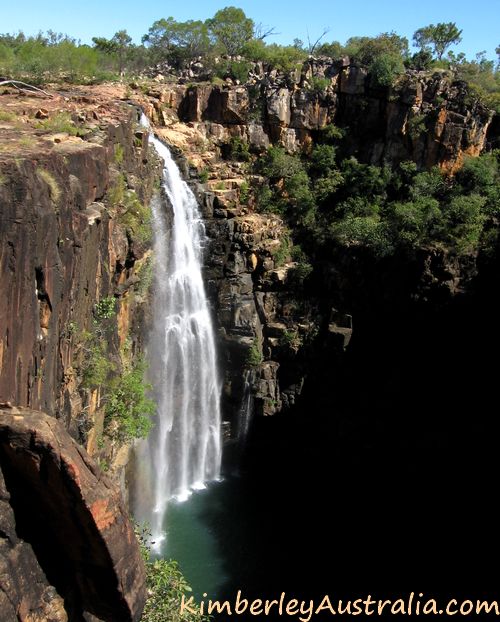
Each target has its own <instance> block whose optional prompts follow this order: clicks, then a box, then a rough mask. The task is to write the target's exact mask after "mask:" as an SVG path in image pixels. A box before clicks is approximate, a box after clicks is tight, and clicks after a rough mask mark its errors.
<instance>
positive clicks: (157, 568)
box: [136, 527, 210, 622]
mask: <svg viewBox="0 0 500 622" xmlns="http://www.w3.org/2000/svg"><path fill="white" fill-rule="evenodd" d="M136 535H137V538H138V540H139V545H140V548H141V553H142V557H143V559H144V563H145V565H146V588H147V594H148V598H147V601H146V606H145V607H144V612H143V614H142V617H141V620H142V622H166V621H167V620H168V621H169V622H208V621H209V619H210V618H209V617H208V616H203V615H201V614H200V613H198V612H197V613H192V612H191V611H190V609H193V610H194V609H195V607H190V608H186V610H185V611H184V612H183V614H182V616H181V613H180V603H181V602H182V597H183V596H184V597H185V598H186V599H188V598H190V596H191V592H192V589H191V587H190V586H189V584H188V583H187V581H186V579H185V577H184V575H183V574H182V572H181V571H180V569H179V566H178V564H177V562H176V561H173V560H167V559H161V558H160V559H153V558H152V557H151V551H150V548H149V545H148V542H149V540H150V537H151V534H150V533H149V531H148V529H147V527H143V528H139V527H136ZM196 608H197V607H196ZM197 609H198V608H197Z"/></svg>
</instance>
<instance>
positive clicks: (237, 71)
mask: <svg viewBox="0 0 500 622" xmlns="http://www.w3.org/2000/svg"><path fill="white" fill-rule="evenodd" d="M251 68H252V66H251V64H250V63H249V62H248V61H243V60H242V61H231V60H229V61H227V62H219V64H218V65H217V66H216V70H215V75H216V77H218V78H221V79H225V78H232V79H233V80H238V82H240V83H241V84H244V83H245V82H247V80H248V74H249V72H250V70H251Z"/></svg>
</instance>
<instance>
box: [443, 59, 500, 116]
mask: <svg viewBox="0 0 500 622" xmlns="http://www.w3.org/2000/svg"><path fill="white" fill-rule="evenodd" d="M448 59H449V62H450V64H451V67H452V68H453V69H454V71H455V72H456V74H457V77H458V78H459V79H460V80H464V81H465V82H467V84H468V91H469V98H468V99H469V102H468V103H469V104H470V105H472V104H474V103H475V101H477V100H479V101H481V102H482V103H483V104H484V105H485V106H487V107H488V108H491V109H493V110H495V111H496V112H497V114H500V71H499V66H498V65H497V66H496V67H495V63H494V62H493V61H492V60H488V59H487V58H485V55H484V52H482V53H480V54H476V59H475V60H473V61H469V60H467V59H466V58H465V55H463V54H458V55H457V56H455V55H454V54H453V53H452V52H449V53H448Z"/></svg>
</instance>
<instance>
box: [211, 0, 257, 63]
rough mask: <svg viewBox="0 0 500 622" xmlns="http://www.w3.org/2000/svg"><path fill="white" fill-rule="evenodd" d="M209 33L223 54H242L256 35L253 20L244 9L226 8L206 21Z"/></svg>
mask: <svg viewBox="0 0 500 622" xmlns="http://www.w3.org/2000/svg"><path fill="white" fill-rule="evenodd" d="M206 26H207V28H208V32H209V34H210V36H211V37H212V39H213V41H214V42H215V44H216V45H218V46H219V47H220V49H221V51H222V52H223V53H226V54H229V56H236V55H237V54H241V53H242V52H243V51H244V49H245V45H246V44H247V43H248V42H249V41H250V40H251V39H252V37H253V33H254V23H253V20H252V19H250V18H249V17H247V16H246V15H245V12H244V11H243V10H242V9H239V8H236V7H234V6H229V7H226V8H225V9H221V10H220V11H217V13H216V14H215V15H214V16H213V17H212V18H211V19H208V20H207V21H206Z"/></svg>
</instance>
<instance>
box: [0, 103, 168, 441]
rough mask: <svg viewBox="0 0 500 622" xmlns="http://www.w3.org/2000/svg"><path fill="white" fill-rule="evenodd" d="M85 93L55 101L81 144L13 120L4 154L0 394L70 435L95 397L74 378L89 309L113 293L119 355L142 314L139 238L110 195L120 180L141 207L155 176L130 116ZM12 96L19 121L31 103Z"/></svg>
mask: <svg viewBox="0 0 500 622" xmlns="http://www.w3.org/2000/svg"><path fill="white" fill-rule="evenodd" d="M84 99H85V98H84ZM86 99H87V103H85V102H82V101H80V100H81V98H78V96H74V97H73V98H72V101H71V102H61V101H59V102H57V104H58V107H59V109H60V110H63V111H64V113H65V114H67V113H68V112H69V111H73V114H74V115H75V116H78V115H79V118H80V119H81V121H80V123H81V125H82V126H83V128H84V129H83V131H85V132H86V134H87V135H86V136H85V140H83V139H82V138H80V137H73V136H68V135H67V134H65V133H64V132H57V133H54V132H49V133H47V132H42V131H40V130H39V131H38V133H37V132H36V130H35V131H33V127H31V126H30V125H28V123H26V124H24V125H20V124H21V121H18V122H17V123H18V125H17V127H10V128H9V127H7V132H6V136H5V137H4V139H3V141H2V150H1V151H0V170H1V179H2V183H1V184H0V200H1V205H2V209H1V212H0V239H1V251H0V253H1V255H0V274H1V279H2V290H3V291H4V292H5V295H3V296H2V299H1V302H0V323H1V326H2V329H1V333H0V401H4V402H12V403H13V404H15V405H17V406H26V407H31V408H35V409H40V410H43V411H45V412H47V413H48V414H50V415H53V416H56V417H57V418H62V419H63V420H64V422H65V424H66V426H67V427H68V428H69V429H70V430H71V432H72V434H73V435H74V436H75V437H77V438H78V435H79V434H80V430H79V427H78V426H79V425H80V426H82V425H84V424H85V425H87V427H92V425H93V421H92V416H93V413H94V412H95V405H96V403H97V402H98V395H95V394H94V395H93V394H92V393H91V392H89V391H82V390H81V387H80V381H81V375H80V376H79V374H78V367H79V365H78V363H79V362H81V348H79V347H78V346H79V339H80V340H81V334H82V332H84V331H86V330H89V329H90V328H91V326H92V313H93V310H94V307H95V304H96V303H97V302H98V301H99V300H101V299H103V298H108V297H111V298H116V299H117V304H118V312H117V316H116V322H115V326H114V328H113V331H114V336H113V341H114V345H115V353H116V351H117V349H118V347H119V346H120V345H122V344H123V342H124V340H125V338H126V337H127V335H128V334H129V332H130V328H131V326H132V324H133V322H134V321H135V320H134V318H137V317H139V315H140V313H141V312H140V305H139V304H138V303H139V302H140V300H139V297H137V296H134V295H130V288H131V286H132V285H133V284H134V281H135V282H136V281H137V280H138V279H137V277H136V276H135V273H136V271H137V268H138V267H140V265H141V263H140V261H141V259H143V257H144V255H145V252H146V251H147V244H144V243H142V242H141V241H140V240H138V239H137V238H136V237H134V235H133V233H131V232H130V230H129V229H127V227H126V226H125V224H124V221H123V219H122V218H121V217H120V213H119V207H117V205H116V204H113V198H112V191H113V190H114V189H115V188H116V187H117V184H118V183H119V181H120V179H121V178H122V177H125V178H126V179H127V185H128V187H129V188H133V189H134V190H135V192H136V194H137V195H138V196H139V197H140V198H141V199H142V200H143V201H144V202H145V203H147V202H148V201H149V199H150V197H151V194H152V190H153V185H154V183H155V179H156V177H157V173H158V171H157V168H156V163H155V160H154V159H149V155H148V152H147V147H146V142H145V135H144V134H143V133H141V132H140V131H139V130H138V127H137V111H136V110H135V109H133V108H132V107H130V106H125V105H123V106H120V105H117V104H112V105H111V106H107V107H106V106H105V105H104V104H103V103H102V102H101V100H99V98H86ZM88 102H90V103H88ZM5 103H6V104H8V103H9V101H6V102H5ZM10 103H12V107H11V110H13V111H15V113H16V114H18V115H19V118H20V119H22V118H23V117H27V118H28V119H30V117H31V119H33V118H34V115H35V114H36V113H35V111H36V109H37V108H36V105H37V101H36V100H35V101H30V102H29V103H28V104H27V103H26V102H22V109H20V108H21V105H20V104H19V102H16V101H15V100H14V101H12V102H10ZM44 105H47V104H46V103H45V104H44ZM47 114H51V115H54V116H57V115H58V114H60V113H58V111H57V108H56V110H51V111H50V113H49V112H47ZM131 336H132V338H134V339H136V340H137V339H138V338H139V336H140V330H136V331H133V332H132V335H131ZM86 413H87V414H86ZM89 413H90V414H89ZM89 420H90V421H89ZM91 449H92V448H91Z"/></svg>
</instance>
